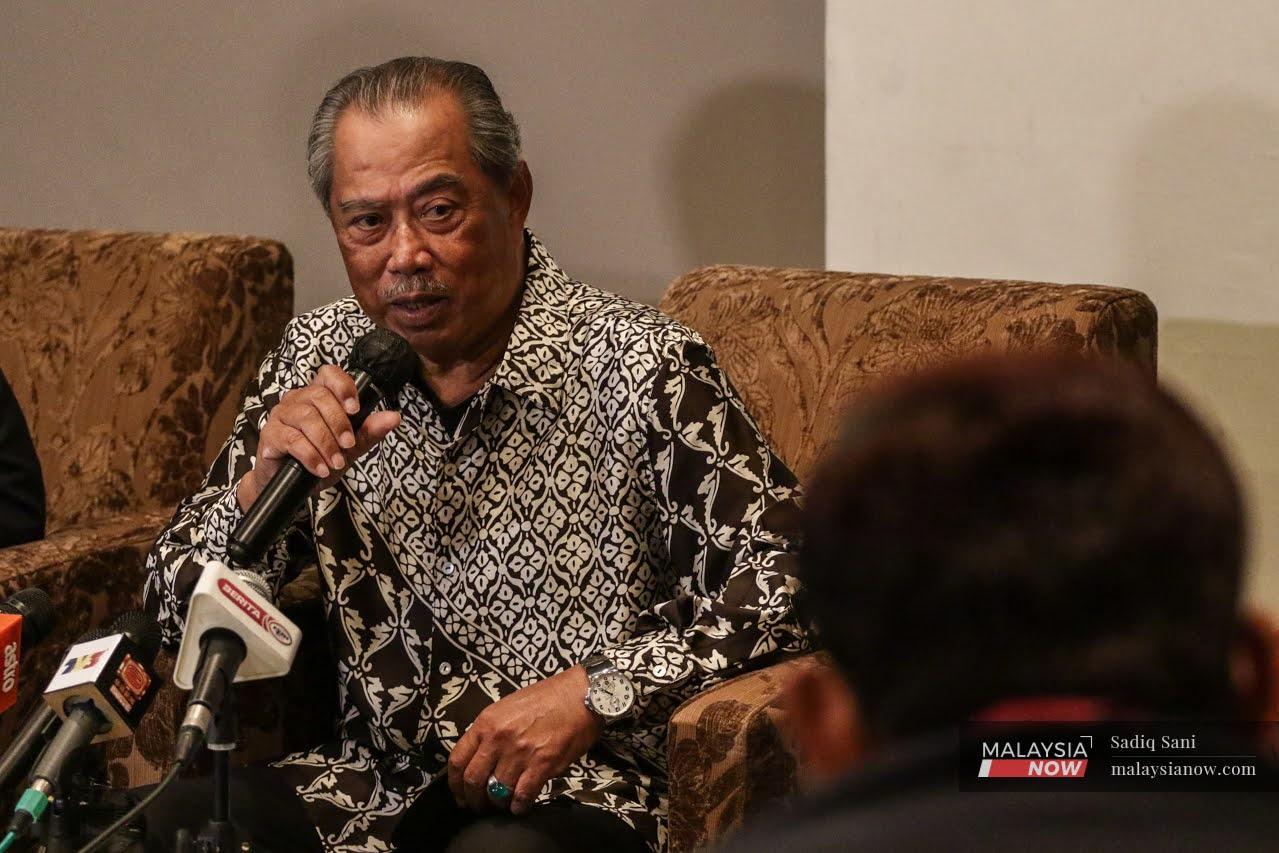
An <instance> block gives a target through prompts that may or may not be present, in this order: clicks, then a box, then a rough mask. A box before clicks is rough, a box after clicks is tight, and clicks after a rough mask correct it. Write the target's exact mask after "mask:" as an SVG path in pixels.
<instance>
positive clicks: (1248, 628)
mask: <svg viewBox="0 0 1279 853" xmlns="http://www.w3.org/2000/svg"><path fill="white" fill-rule="evenodd" d="M1275 664H1276V662H1275V634H1274V626H1273V625H1271V624H1270V621H1269V620H1268V619H1266V618H1265V617H1264V616H1262V615H1261V614H1260V613H1256V612H1247V613H1244V614H1243V618H1241V619H1240V620H1239V635H1238V637H1237V638H1236V640H1235V646H1234V648H1233V649H1231V654H1230V681H1231V686H1232V687H1233V688H1234V691H1235V702H1236V707H1237V709H1238V714H1239V718H1240V719H1242V720H1265V719H1269V718H1270V710H1271V705H1272V704H1274V702H1275V699H1276V698H1277V697H1276V696H1275Z"/></svg>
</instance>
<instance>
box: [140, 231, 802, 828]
mask: <svg viewBox="0 0 1279 853" xmlns="http://www.w3.org/2000/svg"><path fill="white" fill-rule="evenodd" d="M527 245H528V256H527V274H526V278H525V282H524V290H523V295H522V298H521V299H522V301H521V305H520V309H519V313H518V316H517V319H516V323H515V328H514V331H513V333H512V335H511V339H510V342H509V344H508V347H507V350H506V353H505V354H504V355H503V357H502V360H501V362H500V364H499V366H498V368H497V370H496V372H495V373H494V375H493V377H492V379H490V380H489V382H488V383H487V384H486V385H484V387H483V388H482V389H481V390H480V392H479V393H477V394H476V395H475V397H474V398H472V400H471V401H470V403H469V404H468V406H467V409H466V411H465V414H464V415H463V417H462V420H461V422H460V424H459V425H458V427H457V430H456V432H455V433H450V432H448V431H446V430H445V428H444V425H443V424H442V422H441V420H440V416H439V413H438V411H437V410H436V409H435V407H434V406H433V405H432V404H431V402H430V401H429V399H428V398H427V397H426V396H425V395H424V394H423V393H422V391H421V390H420V389H419V388H417V387H415V386H412V385H410V386H406V388H405V389H404V391H403V392H402V393H401V394H400V396H399V400H398V405H399V408H400V411H401V413H402V415H403V420H402V422H401V424H400V426H399V427H398V428H397V429H396V430H395V431H394V432H393V433H391V435H390V436H388V437H387V438H386V439H385V440H384V441H383V442H382V443H381V444H379V445H378V446H377V447H376V448H374V449H373V450H372V451H370V452H369V453H368V454H366V455H365V456H364V457H362V458H361V459H359V460H358V461H356V462H355V463H354V464H352V465H351V466H350V467H349V468H348V469H347V471H346V473H345V474H344V476H343V477H342V479H341V480H340V481H339V482H338V483H337V484H336V485H335V486H333V487H332V488H329V489H326V490H324V491H322V492H320V493H318V494H317V495H315V496H313V497H312V498H311V500H310V502H309V504H308V507H307V511H306V512H305V513H303V514H301V515H299V518H298V519H297V521H296V522H295V524H294V526H293V528H292V529H291V531H290V532H289V533H288V534H287V535H286V536H285V537H284V538H283V539H282V540H281V542H280V543H279V544H278V545H276V546H275V547H274V549H273V550H272V551H271V552H270V553H269V555H268V556H267V558H266V559H265V561H264V564H263V565H262V566H260V567H259V570H261V571H262V572H263V573H264V574H265V575H266V577H267V579H268V580H269V581H271V582H273V583H275V584H276V587H277V588H278V587H279V585H280V584H281V583H282V582H284V581H286V580H287V579H289V578H290V577H292V576H293V575H295V574H296V573H297V572H298V571H299V570H300V569H301V568H302V567H303V566H305V565H307V564H312V563H314V564H316V565H318V567H319V573H320V577H321V582H322V585H323V590H324V597H325V604H326V612H327V614H328V617H327V618H328V621H329V631H330V634H331V640H332V643H333V646H334V653H335V654H336V656H337V665H338V672H339V679H340V688H339V701H340V708H341V727H340V732H341V734H342V737H341V739H339V740H336V741H334V742H332V743H326V744H320V745H317V746H316V747H315V748H314V749H312V750H309V751H306V752H301V753H297V754H294V755H291V756H289V757H287V758H285V759H283V761H282V762H281V766H284V767H287V768H289V770H290V774H291V777H292V778H294V779H296V784H297V791H298V794H299V796H300V797H301V798H302V799H303V801H304V802H305V803H306V806H307V809H308V811H309V813H310V815H311V816H312V817H313V819H314V820H315V822H316V825H317V827H318V830H319V832H320V835H321V837H322V839H323V841H324V844H325V846H326V847H327V848H328V849H329V850H333V851H389V850H392V849H394V848H393V845H392V843H391V841H390V839H391V835H392V832H393V831H394V829H395V826H396V824H397V823H398V821H399V816H400V815H401V814H402V813H403V812H404V811H405V809H407V808H408V806H409V805H410V804H411V803H412V802H413V800H414V798H416V797H417V796H418V795H419V794H420V793H421V792H422V791H423V789H424V788H425V787H426V786H427V785H428V784H430V783H431V782H432V781H433V780H436V779H439V778H440V777H441V776H442V775H443V773H444V769H445V763H446V761H447V758H448V754H449V751H450V749H451V748H452V747H453V745H454V744H455V743H456V742H457V739H458V737H459V736H460V735H461V734H462V732H464V731H465V730H466V727H467V726H468V725H469V724H470V723H471V721H472V720H474V719H475V717H476V716H477V715H478V714H479V713H480V711H481V710H483V709H484V708H485V707H486V706H487V705H489V704H490V703H492V702H494V701H496V700H497V699H500V698H501V697H503V696H505V695H507V694H510V693H512V692H514V691H516V690H518V689H520V688H521V687H524V686H526V685H529V684H533V683H534V682H536V681H539V680H541V679H544V678H547V677H548V676H551V675H554V674H555V673H557V672H560V671H562V670H564V669H567V668H569V667H571V666H573V665H574V664H577V663H579V662H581V661H582V659H583V658H586V657H588V656H590V655H591V654H593V653H595V652H602V653H603V654H604V655H606V656H607V657H609V658H610V659H611V660H612V661H613V663H614V664H615V665H616V666H617V667H618V669H620V670H622V671H623V672H625V673H627V674H628V675H629V676H630V677H631V679H632V680H633V682H634V683H635V685H636V688H637V692H638V693H639V696H640V700H639V701H640V704H641V708H642V709H643V713H642V715H641V716H640V718H639V719H638V720H637V721H636V722H635V723H634V724H631V725H629V726H623V727H620V728H616V729H610V730H609V731H607V732H606V733H605V735H604V738H603V740H602V741H601V743H600V744H598V745H597V746H596V747H595V748H593V749H592V750H591V751H590V752H589V753H588V754H587V755H586V756H584V757H583V758H581V759H580V760H579V761H577V762H575V763H574V764H573V765H572V766H571V767H570V768H569V769H568V770H567V771H566V772H565V773H564V775H563V776H561V777H559V778H556V779H554V780H552V781H551V782H550V783H548V784H547V786H546V788H545V789H544V790H543V792H542V795H541V800H542V801H545V800H547V799H551V798H556V797H568V798H571V799H573V800H575V801H577V802H580V803H583V804H586V805H591V806H596V807H599V808H602V809H606V810H608V811H609V812H611V813H613V814H614V815H616V816H617V817H619V818H621V819H622V820H623V821H625V822H626V823H627V824H629V825H631V826H632V827H634V828H635V829H636V830H637V831H639V832H640V833H642V834H643V835H644V836H645V837H647V838H648V839H649V841H650V843H651V845H652V846H653V847H654V849H662V848H663V847H664V837H665V815H666V790H667V785H666V778H665V739H666V729H667V721H668V720H669V718H670V714H671V712H672V711H673V710H674V708H675V707H676V706H677V705H678V704H679V703H680V702H682V701H683V700H684V699H687V698H689V697H691V696H693V695H694V694H696V693H697V692H698V691H700V690H702V689H704V688H705V687H707V686H708V685H710V684H712V683H714V682H716V681H719V680H722V679H724V678H726V677H728V676H731V675H733V674H735V673H736V672H739V671H740V670H741V668H742V666H743V665H744V664H747V663H748V662H751V661H759V660H760V659H762V658H764V657H765V656H769V655H773V654H775V653H778V652H788V651H791V652H793V651H800V650H802V649H804V648H805V646H806V639H805V636H804V633H803V631H802V630H801V628H800V626H799V623H798V620H797V619H796V617H795V615H794V613H793V611H792V601H793V599H794V598H795V596H796V593H797V591H798V583H797V581H796V579H795V573H794V571H793V569H794V554H793V552H794V548H795V542H796V540H795V535H794V531H795V529H796V521H797V518H796V516H797V506H796V489H795V481H794V477H793V476H792V475H791V473H790V472H789V471H788V470H787V469H786V467H785V466H784V465H783V464H782V463H781V462H780V461H779V460H778V459H777V457H776V456H775V455H774V454H773V453H772V451H771V450H770V449H769V447H768V446H767V444H766V443H765V441H764V439H763V438H762V437H761V435H760V432H759V430H758V429H757V428H756V426H755V424H754V422H753V421H752V420H751V418H750V417H749V416H748V415H747V414H746V413H745V411H744V410H743V408H742V404H741V402H740V401H739V400H738V398H737V396H736V394H735V392H734V391H733V390H732V388H731V387H730V386H729V384H728V382H727V381H726V380H725V378H724V375H723V374H722V373H721V372H720V369H719V367H718V366H717V365H716V363H715V360H714V358H713V356H712V355H711V353H710V351H709V350H708V349H707V347H706V345H705V344H704V343H703V342H702V340H701V339H700V338H699V337H698V335H697V334H696V333H695V332H692V331H690V330H689V329H687V328H685V327H684V326H681V325H680V324H678V323H677V322H675V321H674V320H672V319H670V318H668V317H666V316H664V315H663V314H661V313H660V312H658V311H657V310H655V309H653V308H650V307H647V306H643V305H639V304H636V303H633V302H630V301H627V300H625V299H622V298H620V297H618V296H614V295H611V294H608V293H604V292H601V291H599V290H596V289H594V288H591V287H588V286H586V285H584V284H581V283H580V282H577V281H573V280H571V279H569V278H568V277H567V276H565V274H564V273H563V272H562V271H561V270H560V269H559V267H558V266H557V265H556V263H555V261H554V260H553V259H552V258H551V256H550V255H549V254H548V253H547V251H546V249H545V248H544V247H543V246H542V245H541V243H539V242H538V240H537V239H536V238H535V237H533V235H532V234H531V233H530V234H528V235H527ZM372 328H373V323H372V321H371V320H370V319H369V318H368V317H367V316H366V315H365V314H364V313H363V312H362V311H361V309H360V307H359V305H358V304H357V303H356V301H355V300H354V299H353V298H349V297H348V298H346V299H342V300H339V301H338V302H335V303H332V304H330V305H327V306H325V307H323V308H320V309H317V310H315V311H312V312H310V313H308V314H305V315H303V316H300V317H297V318H295V319H294V320H293V321H291V322H290V323H289V325H288V328H287V329H286V331H285V334H284V339H283V341H282V342H281V343H280V346H279V347H278V348H277V349H276V350H275V351H274V352H272V353H271V354H270V355H269V356H268V357H267V358H266V360H265V362H264V363H263V365H262V368H261V370H260V371H259V373H258V376H257V378H256V380H255V381H254V382H253V383H251V384H250V387H249V389H248V393H247V397H246V399H245V403H244V409H243V411H242V412H241V414H240V416H239V417H238V419H237V420H236V422H235V426H234V428H233V431H232V434H231V437H230V438H229V439H228V440H227V442H226V445H225V446H224V447H223V449H222V452H221V455H220V456H219V457H218V459H217V461H216V462H215V463H214V465H213V467H212V470H211V471H210V473H209V475H208V478H207V480H206V481H205V483H204V485H203V487H202V488H201V489H200V490H199V491H198V492H197V493H196V494H194V495H192V496H191V497H190V498H188V499H187V500H185V501H184V502H183V503H182V504H181V505H180V506H179V508H178V511H177V514H176V516H175V517H174V520H173V521H172V523H171V524H170V525H169V527H168V528H166V529H165V531H164V532H163V533H162V534H161V535H160V538H159V540H158V541H157V543H156V545H155V548H154V549H153V551H152V552H151V555H150V558H149V560H148V580H147V586H146V591H145V596H146V600H147V605H148V607H149V609H150V610H152V611H153V612H155V613H156V614H157V616H158V617H159V619H160V621H161V623H162V624H163V626H164V628H165V631H166V637H167V639H168V640H169V641H171V642H176V641H177V640H178V639H179V638H180V636H181V633H182V630H183V618H184V615H185V611H186V601H187V599H188V597H189V595H190V592H191V589H192V588H193V586H194V584H195V582H196V580H197V578H198V576H199V573H200V570H201V567H202V565H203V563H204V562H205V561H207V560H211V559H225V547H226V541H227V537H228V535H229V533H230V531H231V530H232V529H233V528H234V526H235V525H236V524H237V523H238V521H239V519H240V517H241V511H240V509H239V505H238V503H237V501H236V497H235V487H234V484H235V483H236V482H238V481H239V478H240V477H241V476H243V475H244V474H245V473H246V472H247V471H248V470H249V468H250V467H251V465H252V459H253V455H254V453H255V451H256V447H257V438H258V431H259V430H260V429H261V427H262V426H263V425H264V423H265V422H266V419H267V414H268V413H269V412H270V410H271V408H272V407H273V406H274V405H275V404H276V402H277V401H278V400H279V399H280V397H281V396H282V395H283V394H284V393H285V392H287V391H289V390H291V389H294V388H298V387H301V386H304V385H307V384H309V383H310V381H311V380H312V378H313V377H314V375H315V373H316V371H317V370H318V369H319V367H320V366H321V365H323V364H330V363H332V364H341V363H343V362H344V361H345V360H346V357H347V355H348V354H349V353H350V351H351V348H352V346H353V345H354V343H355V341H356V340H357V339H359V338H360V336H362V335H363V334H365V333H366V332H368V331H370V330H371V329H372Z"/></svg>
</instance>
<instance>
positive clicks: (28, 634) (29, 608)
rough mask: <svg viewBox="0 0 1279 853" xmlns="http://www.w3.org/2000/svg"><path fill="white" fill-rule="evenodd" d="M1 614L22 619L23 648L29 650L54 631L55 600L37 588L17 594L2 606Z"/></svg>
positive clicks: (30, 588)
mask: <svg viewBox="0 0 1279 853" xmlns="http://www.w3.org/2000/svg"><path fill="white" fill-rule="evenodd" d="M0 613H12V614H14V615H16V616H21V617H22V648H24V649H29V648H31V647H32V646H34V645H36V644H37V643H39V642H40V641H41V640H43V639H44V638H45V637H47V636H49V632H51V631H52V630H53V623H54V621H55V618H56V617H55V614H54V611H53V599H51V598H49V595H48V593H46V592H45V591H44V590H42V589H37V588H36V587H28V588H27V589H24V590H20V591H18V592H15V593H14V594H13V595H11V596H10V597H9V600H8V601H6V602H5V603H4V604H0Z"/></svg>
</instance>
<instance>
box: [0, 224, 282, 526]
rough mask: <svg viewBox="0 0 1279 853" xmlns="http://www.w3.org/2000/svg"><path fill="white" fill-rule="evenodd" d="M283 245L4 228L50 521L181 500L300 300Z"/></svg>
mask: <svg viewBox="0 0 1279 853" xmlns="http://www.w3.org/2000/svg"><path fill="white" fill-rule="evenodd" d="M292 282H293V262H292V258H291V257H290V256H289V253H288V251H287V250H286V249H285V248H284V246H283V245H281V244H279V243H276V242H273V241H269V240H259V239H254V238H244V237H215V236H200V235H194V234H131V233H117V232H107V231H76V232H68V231H40V230H15V229H6V230H0V368H2V369H3V370H4V372H5V375H6V376H8V378H9V382H10V384H11V385H12V386H13V390H14V393H15V395H16V396H17V398H18V401H19V403H20V404H21V405H22V408H23V411H24V412H25V413H26V415H27V420H28V423H29V425H30V427H31V434H32V438H33V440H34V441H35V446H36V453H37V454H38V455H39V457H40V461H41V465H42V466H43V469H44V479H45V491H46V493H47V494H48V501H49V523H48V530H49V531H50V532H54V531H57V530H59V529H62V528H64V527H68V526H71V525H76V524H83V523H85V522H89V521H93V520H95V519H99V518H103V517H105V516H108V515H111V514H117V513H121V512H126V511H130V510H136V509H146V508H154V507H160V506H172V505H174V504H176V503H177V501H178V500H180V499H181V498H182V497H184V496H185V495H187V494H188V493H190V492H191V491H192V490H193V489H194V488H195V487H196V486H197V485H198V484H199V482H200V480H201V478H202V477H203V475H204V471H205V467H206V465H207V464H208V462H209V461H210V460H211V459H212V456H213V454H214V453H216V451H217V448H218V446H219V443H220V441H221V438H222V437H223V436H224V435H225V433H226V432H227V431H228V430H229V429H230V425H231V420H232V418H233V417H234V415H235V411H236V409H237V408H238V406H239V397H240V391H241V389H242V388H243V387H244V383H245V382H246V381H247V380H248V378H249V376H250V375H251V373H252V372H253V370H254V369H256V367H257V363H258V360H259V358H260V357H261V356H262V355H263V354H264V353H265V352H266V351H267V350H268V349H269V348H270V347H271V346H273V345H274V344H275V343H276V341H278V340H279V335H280V331H281V329H282V328H283V326H284V323H285V322H287V321H288V319H289V316H290V315H291V314H292V304H293V301H292Z"/></svg>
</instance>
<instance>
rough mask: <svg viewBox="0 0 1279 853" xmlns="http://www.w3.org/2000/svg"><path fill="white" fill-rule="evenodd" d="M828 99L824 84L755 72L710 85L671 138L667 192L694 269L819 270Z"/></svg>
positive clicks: (821, 264) (822, 246)
mask: <svg viewBox="0 0 1279 853" xmlns="http://www.w3.org/2000/svg"><path fill="white" fill-rule="evenodd" d="M825 110H826V102H825V96H824V93H823V92H822V90H821V88H820V87H818V86H814V85H809V84H804V83H798V82H787V81H778V80H751V81H743V82H741V83H736V84H734V85H732V86H728V87H725V88H722V89H719V90H717V91H714V92H712V93H711V94H710V95H709V96H707V97H706V98H705V99H704V100H703V101H702V102H700V103H699V104H698V105H697V108H696V109H694V110H693V111H692V112H691V113H690V114H689V120H688V121H687V123H685V124H684V125H683V126H682V127H681V129H680V131H679V133H678V134H677V135H676V137H675V138H674V139H673V140H672V142H671V149H670V150H671V154H670V157H671V167H670V177H671V187H670V197H671V198H672V199H673V200H674V203H675V205H676V211H675V214H676V221H677V223H678V225H679V240H680V255H681V260H682V261H683V262H684V264H685V267H686V268H687V269H692V268H693V267H698V266H705V265H707V264H716V263H734V264H758V265H762V266H779V267H809V268H813V269H822V268H823V267H824V264H825V257H826V247H825V241H826V237H825V211H826V189H825V184H826V168H825V147H824V146H825V137H826V131H825V127H826V113H825Z"/></svg>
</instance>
